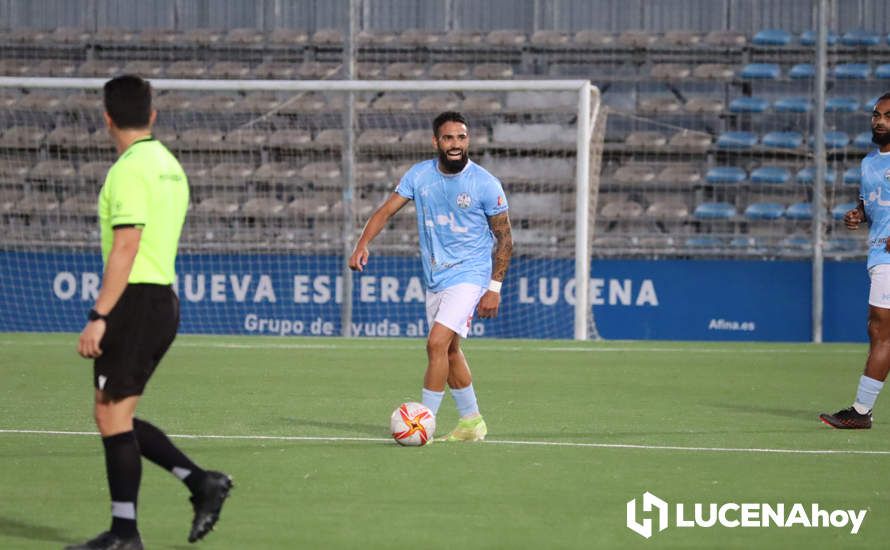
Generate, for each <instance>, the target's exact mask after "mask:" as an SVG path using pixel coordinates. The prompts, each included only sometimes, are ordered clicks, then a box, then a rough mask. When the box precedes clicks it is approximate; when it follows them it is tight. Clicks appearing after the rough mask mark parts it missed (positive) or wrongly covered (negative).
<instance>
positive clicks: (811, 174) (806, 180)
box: [795, 166, 837, 185]
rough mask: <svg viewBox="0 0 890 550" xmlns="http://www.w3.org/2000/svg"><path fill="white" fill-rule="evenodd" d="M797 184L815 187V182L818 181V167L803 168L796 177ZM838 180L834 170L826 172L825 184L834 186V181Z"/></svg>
mask: <svg viewBox="0 0 890 550" xmlns="http://www.w3.org/2000/svg"><path fill="white" fill-rule="evenodd" d="M795 179H796V180H797V183H802V184H804V185H813V182H814V181H816V167H815V166H807V167H806V168H803V169H802V170H800V171H799V172H798V173H797V176H795ZM836 179H837V172H835V171H834V170H828V171H826V172H825V183H827V184H832V183H834V180H836Z"/></svg>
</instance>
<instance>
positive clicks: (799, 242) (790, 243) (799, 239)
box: [780, 235, 813, 250]
mask: <svg viewBox="0 0 890 550" xmlns="http://www.w3.org/2000/svg"><path fill="white" fill-rule="evenodd" d="M780 244H781V245H782V247H783V248H789V249H792V250H810V249H811V248H812V247H813V245H812V244H810V238H809V237H805V236H803V235H791V236H790V237H786V238H784V239H782V242H781V243H780Z"/></svg>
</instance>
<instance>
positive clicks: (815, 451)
mask: <svg viewBox="0 0 890 550" xmlns="http://www.w3.org/2000/svg"><path fill="white" fill-rule="evenodd" d="M0 434H12V435H75V436H76V435H88V436H97V435H99V434H98V432H78V431H63V430H16V429H0ZM169 435H170V437H176V438H180V439H223V440H253V441H324V442H338V441H360V442H369V443H382V442H388V443H391V442H392V439H390V438H388V437H386V438H384V437H337V436H302V435H213V434H169ZM484 443H486V444H488V445H518V446H532V447H573V448H593V449H633V450H641V451H680V452H693V453H695V452H698V453H754V454H757V453H760V454H800V455H871V456H875V455H877V456H888V455H890V451H882V450H878V451H869V450H862V449H771V448H764V447H750V448H745V447H684V446H681V445H641V444H633V443H581V442H571V441H514V440H506V439H500V440H499V439H494V440H492V439H487V440H485V442H484Z"/></svg>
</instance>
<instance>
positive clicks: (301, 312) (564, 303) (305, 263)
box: [0, 252, 868, 341]
mask: <svg viewBox="0 0 890 550" xmlns="http://www.w3.org/2000/svg"><path fill="white" fill-rule="evenodd" d="M375 260H376V261H373V262H372V263H371V264H369V266H368V267H369V269H366V270H365V272H363V273H361V274H355V276H354V279H353V281H354V282H353V291H354V293H353V303H354V310H353V321H352V322H353V325H352V329H353V333H354V334H356V335H359V336H423V335H424V334H426V331H427V328H428V327H427V324H426V323H427V321H426V313H425V307H424V290H423V287H422V284H421V275H420V269H419V267H420V266H419V264H418V263H417V259H416V258H413V257H398V258H393V257H387V258H380V257H377V258H376V259H375ZM177 267H178V269H177V272H178V280H177V284H176V290H177V293H178V294H179V296H180V301H181V304H182V326H181V332H185V333H204V334H275V335H283V336H284V335H288V336H294V335H339V334H340V333H341V326H340V322H341V321H340V305H341V302H342V258H340V257H335V256H286V255H259V254H211V255H204V254H183V255H181V256H180V258H179V261H178V264H177ZM101 269H102V266H101V259H100V258H99V256H98V255H97V254H95V255H94V254H85V253H78V254H74V253H70V254H66V253H26V252H0V331H79V330H80V329H81V328H82V326H83V322H84V315H85V312H86V310H87V309H89V307H90V306H91V305H92V303H93V300H94V299H95V296H96V293H97V291H98V288H99V284H100V283H101ZM573 271H574V263H573V261H572V260H570V259H560V260H541V259H522V258H517V259H515V260H514V261H513V263H512V264H511V266H510V272H509V275H508V278H507V281H506V283H505V284H504V288H503V295H502V305H501V314H500V315H499V317H498V318H497V319H493V320H478V319H477V320H475V321H474V322H473V325H472V328H471V335H473V336H491V337H505V338H571V337H572V335H573V328H572V322H573V315H574V314H573V308H574V302H575V285H574V279H573ZM867 290H868V277H867V274H866V271H865V265H864V262H827V263H826V268H825V318H824V338H825V340H826V341H864V340H865V339H866V334H865V314H866V311H867V294H868V292H867ZM811 292H812V284H811V266H810V263H809V262H780V261H775V262H762V261H729V260H719V261H716V260H715V261H708V260H663V261H650V260H596V261H594V262H593V264H592V270H591V281H590V297H591V302H592V304H593V310H594V315H595V318H596V323H597V327H598V329H599V331H600V333H601V335H602V336H603V337H605V338H607V339H662V340H745V341H808V340H809V339H810V335H811V324H812V323H811V311H810V309H811V305H810V304H811Z"/></svg>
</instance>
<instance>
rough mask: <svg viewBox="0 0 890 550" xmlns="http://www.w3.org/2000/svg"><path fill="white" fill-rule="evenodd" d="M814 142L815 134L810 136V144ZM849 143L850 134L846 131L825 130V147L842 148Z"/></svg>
mask: <svg viewBox="0 0 890 550" xmlns="http://www.w3.org/2000/svg"><path fill="white" fill-rule="evenodd" d="M815 142H816V138H815V136H810V146H812V145H813V144H814V143H815ZM849 144H850V136H848V135H847V133H846V132H839V131H832V132H825V148H826V149H843V148H844V147H846V146H847V145H849Z"/></svg>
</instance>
